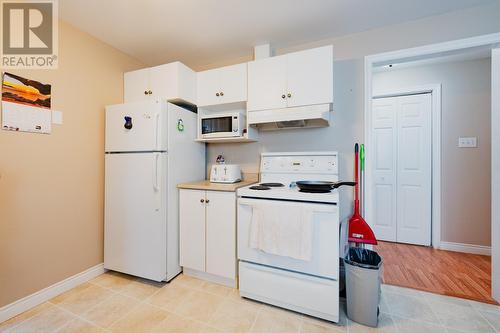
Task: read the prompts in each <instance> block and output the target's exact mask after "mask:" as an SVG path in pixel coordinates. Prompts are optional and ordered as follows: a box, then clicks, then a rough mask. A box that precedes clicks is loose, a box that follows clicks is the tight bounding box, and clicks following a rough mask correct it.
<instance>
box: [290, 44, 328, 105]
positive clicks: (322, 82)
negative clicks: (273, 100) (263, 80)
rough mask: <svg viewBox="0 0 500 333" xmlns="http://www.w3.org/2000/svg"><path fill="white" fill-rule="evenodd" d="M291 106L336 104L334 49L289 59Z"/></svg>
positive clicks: (298, 53)
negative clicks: (334, 102)
mask: <svg viewBox="0 0 500 333" xmlns="http://www.w3.org/2000/svg"><path fill="white" fill-rule="evenodd" d="M286 94H287V106H288V107H297V106H304V105H314V104H325V103H333V48H332V46H325V47H320V48H316V49H311V50H306V51H301V52H296V53H290V54H288V55H287V91H286Z"/></svg>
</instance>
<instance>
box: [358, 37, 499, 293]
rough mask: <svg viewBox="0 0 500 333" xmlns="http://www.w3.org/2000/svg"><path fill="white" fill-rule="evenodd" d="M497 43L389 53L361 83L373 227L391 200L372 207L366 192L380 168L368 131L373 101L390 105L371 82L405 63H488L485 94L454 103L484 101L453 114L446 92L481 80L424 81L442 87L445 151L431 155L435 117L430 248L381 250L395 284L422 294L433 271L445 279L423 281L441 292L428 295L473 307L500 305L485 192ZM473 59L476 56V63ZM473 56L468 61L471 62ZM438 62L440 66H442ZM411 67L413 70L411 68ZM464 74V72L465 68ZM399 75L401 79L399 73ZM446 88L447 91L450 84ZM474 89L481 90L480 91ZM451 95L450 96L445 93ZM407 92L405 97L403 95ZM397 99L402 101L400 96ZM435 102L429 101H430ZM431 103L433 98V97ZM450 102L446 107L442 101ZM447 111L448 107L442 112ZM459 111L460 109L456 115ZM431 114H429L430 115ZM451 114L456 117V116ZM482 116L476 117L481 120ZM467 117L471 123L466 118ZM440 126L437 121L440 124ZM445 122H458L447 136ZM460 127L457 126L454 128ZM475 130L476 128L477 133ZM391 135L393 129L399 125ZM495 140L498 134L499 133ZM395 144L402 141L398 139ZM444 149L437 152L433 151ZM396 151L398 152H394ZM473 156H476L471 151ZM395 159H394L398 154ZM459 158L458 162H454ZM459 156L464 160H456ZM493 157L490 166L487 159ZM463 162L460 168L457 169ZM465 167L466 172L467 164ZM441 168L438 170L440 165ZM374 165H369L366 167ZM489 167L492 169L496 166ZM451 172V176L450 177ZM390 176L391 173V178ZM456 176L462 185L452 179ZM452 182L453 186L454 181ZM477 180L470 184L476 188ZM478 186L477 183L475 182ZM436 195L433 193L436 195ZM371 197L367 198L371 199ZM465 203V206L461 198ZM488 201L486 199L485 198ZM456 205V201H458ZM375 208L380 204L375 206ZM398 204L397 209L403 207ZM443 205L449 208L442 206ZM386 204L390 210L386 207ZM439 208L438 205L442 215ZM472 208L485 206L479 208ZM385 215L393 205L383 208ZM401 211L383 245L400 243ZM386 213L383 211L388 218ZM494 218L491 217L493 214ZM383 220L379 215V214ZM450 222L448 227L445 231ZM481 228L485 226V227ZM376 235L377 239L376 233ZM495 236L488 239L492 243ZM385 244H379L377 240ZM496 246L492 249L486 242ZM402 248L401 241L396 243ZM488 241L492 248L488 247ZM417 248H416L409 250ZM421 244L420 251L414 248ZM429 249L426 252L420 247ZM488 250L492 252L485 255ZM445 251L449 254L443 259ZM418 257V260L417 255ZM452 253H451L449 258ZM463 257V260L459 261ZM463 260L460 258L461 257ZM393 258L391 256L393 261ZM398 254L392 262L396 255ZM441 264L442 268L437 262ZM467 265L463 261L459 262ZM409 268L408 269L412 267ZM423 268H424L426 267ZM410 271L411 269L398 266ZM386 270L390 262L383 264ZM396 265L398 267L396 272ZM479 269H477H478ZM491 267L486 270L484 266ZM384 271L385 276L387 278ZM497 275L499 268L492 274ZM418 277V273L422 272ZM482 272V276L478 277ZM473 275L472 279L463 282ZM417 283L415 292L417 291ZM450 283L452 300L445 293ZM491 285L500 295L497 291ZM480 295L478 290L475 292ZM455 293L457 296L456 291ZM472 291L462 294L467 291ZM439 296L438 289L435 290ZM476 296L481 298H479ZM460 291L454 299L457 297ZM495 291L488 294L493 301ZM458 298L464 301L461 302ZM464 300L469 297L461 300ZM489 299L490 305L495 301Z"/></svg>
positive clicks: (369, 64)
mask: <svg viewBox="0 0 500 333" xmlns="http://www.w3.org/2000/svg"><path fill="white" fill-rule="evenodd" d="M499 41H500V34H496V35H489V36H481V37H477V38H470V39H466V40H459V41H454V42H448V43H443V44H436V45H429V46H426V47H422V48H415V49H408V50H401V51H396V52H389V53H386V54H380V55H374V56H369V57H367V58H366V60H365V78H366V82H365V83H366V85H365V87H366V99H365V106H366V108H365V144H366V147H367V153H366V154H367V155H366V159H367V174H366V183H367V191H366V197H365V200H366V219H367V221H368V223H371V222H373V221H374V220H375V219H376V217H375V216H374V214H376V213H377V208H376V207H375V206H376V205H377V206H378V205H379V204H380V203H383V204H386V205H387V202H388V200H385V199H383V198H382V199H380V198H379V199H377V198H376V197H375V193H376V191H375V187H374V186H372V187H371V189H370V188H369V185H370V182H372V183H376V182H377V179H376V178H377V177H378V175H377V171H378V170H370V167H373V164H376V163H377V160H376V155H377V150H376V149H375V148H377V149H378V147H375V141H376V139H375V138H374V137H373V136H371V131H372V130H373V129H374V128H375V126H374V120H375V119H374V117H375V109H376V108H377V107H378V106H377V105H376V104H377V98H375V99H374V97H379V98H378V99H381V98H387V97H393V96H379V94H380V91H377V90H376V89H375V84H374V81H373V78H374V77H375V76H376V75H377V73H376V70H377V68H379V69H380V68H384V69H386V68H392V69H393V68H394V67H399V68H401V69H403V68H405V67H407V66H408V64H409V63H412V62H413V63H417V62H418V63H420V65H424V64H431V63H435V62H436V61H437V62H440V61H441V60H436V59H438V58H448V60H453V61H468V60H475V59H477V57H476V56H477V55H478V54H481V53H483V54H487V58H488V60H483V61H484V62H486V61H487V62H488V66H490V67H489V68H488V69H487V74H485V73H486V71H484V72H483V74H484V75H483V76H482V81H481V82H483V83H484V82H487V83H488V87H487V89H486V88H485V87H486V85H484V86H483V85H481V84H482V83H481V84H479V85H478V84H472V85H471V86H469V87H468V88H465V89H457V94H456V95H455V96H459V95H462V94H463V95H467V94H469V95H470V92H474V93H475V94H476V96H479V95H481V94H483V92H484V91H487V92H488V95H487V96H486V94H483V95H484V96H483V97H484V98H483V101H484V102H483V101H481V102H479V103H478V102H477V101H473V102H471V103H470V104H469V103H468V102H467V101H465V102H464V101H463V100H460V99H459V98H458V99H457V100H460V103H461V104H458V103H455V104H453V105H452V106H451V107H450V105H451V104H450V102H449V100H450V96H451V94H450V91H449V87H450V84H452V85H453V84H454V83H455V82H469V83H472V82H475V81H474V80H475V78H477V77H480V76H481V75H477V76H474V75H472V76H469V75H468V74H463V73H462V75H463V78H462V79H456V78H454V77H453V78H449V80H448V82H442V81H441V80H439V79H438V80H434V79H430V80H427V81H426V82H425V83H424V84H427V83H428V82H440V83H443V84H442V87H443V93H442V95H443V102H442V103H443V105H442V106H443V112H444V113H445V114H444V115H443V120H442V123H443V128H444V130H443V131H444V132H443V136H442V137H441V140H442V149H443V155H439V154H438V155H435V154H434V148H435V144H434V140H435V136H434V135H435V130H436V127H437V126H436V125H435V124H434V115H433V116H432V117H433V118H432V123H431V131H432V137H431V138H432V144H431V145H432V155H431V170H432V171H431V175H432V176H431V184H432V185H431V188H432V191H430V192H431V211H432V213H431V223H432V227H431V242H430V243H431V245H432V247H433V248H431V247H422V246H413V245H407V244H399V243H390V242H388V243H385V242H384V243H383V244H381V246H380V249H381V250H380V251H381V253H382V252H384V251H385V252H386V253H389V256H390V257H392V258H393V259H394V263H395V266H394V267H395V268H394V271H392V272H390V273H393V276H394V275H397V274H395V272H397V270H399V273H400V277H401V276H403V277H404V278H406V279H408V278H409V276H412V273H415V274H413V276H414V277H416V278H415V280H414V282H415V281H417V283H416V284H415V283H414V284H413V285H403V286H406V287H410V288H415V289H422V290H427V289H426V288H423V286H424V285H425V281H423V280H425V277H424V276H425V275H428V274H432V272H426V269H427V268H433V269H435V270H434V271H435V272H438V273H443V274H444V276H445V278H444V279H445V280H442V281H439V279H438V278H437V276H436V277H434V278H433V279H431V280H430V281H427V282H429V283H427V287H429V286H430V287H429V288H431V289H432V287H433V286H435V285H438V284H439V285H440V286H441V287H442V288H441V290H428V291H432V292H436V293H448V294H452V295H456V296H458V297H466V298H472V299H477V300H480V301H493V298H497V300H498V299H499V298H500V295H499V294H498V292H496V294H495V290H498V289H496V288H498V287H500V280H498V279H497V280H498V281H497V280H495V276H497V275H495V273H493V274H491V270H493V272H495V263H497V261H498V257H497V259H495V254H497V255H498V250H495V248H498V246H499V245H500V244H499V243H498V242H496V243H495V239H496V238H495V237H494V235H492V234H491V229H493V230H494V229H495V225H496V223H497V222H499V221H496V220H495V216H492V215H491V214H492V213H491V211H492V209H491V208H494V207H495V203H494V202H495V198H494V197H492V196H491V191H490V189H492V188H493V189H494V186H495V183H494V178H492V177H491V171H492V163H493V161H494V156H495V154H496V152H495V151H494V150H492V149H491V141H492V140H491V137H490V135H491V136H492V137H493V134H494V133H492V132H491V117H493V114H495V112H497V111H499V110H498V108H495V107H494V106H493V107H492V106H491V99H490V98H491V97H493V99H494V100H495V93H494V91H492V89H491V81H490V76H491V75H492V72H491V71H492V68H491V49H492V48H494V46H495V45H496V43H498V42H499ZM474 53H475V55H474ZM471 55H472V58H470V57H471ZM441 62H442V61H441ZM410 66H411V65H410ZM460 66H461V67H463V68H466V67H467V66H462V65H460ZM402 72H404V71H402ZM450 82H451V83H450ZM419 84H422V83H415V81H414V80H412V79H411V78H410V79H403V80H400V81H399V82H398V85H397V86H396V89H394V87H393V89H392V90H401V87H408V86H414V85H419ZM478 88H484V89H483V90H480V89H478ZM446 89H448V91H446ZM403 90H404V89H403ZM385 91H386V92H387V91H388V92H389V93H390V92H391V89H385ZM400 96H401V95H400ZM431 96H433V94H431ZM432 98H434V96H433V97H432ZM445 98H446V99H448V100H447V101H445V100H444V99H445ZM446 103H448V105H445V104H446ZM460 108H463V109H462V110H460ZM450 110H452V112H454V114H453V116H454V117H453V118H450V114H451V113H450ZM481 110H483V111H488V112H489V114H488V117H489V118H488V119H487V121H486V122H484V121H483V124H486V125H484V126H483V127H481V126H479V127H478V126H477V121H476V116H477V117H478V118H479V119H482V120H484V118H481V117H484V113H482V114H483V115H481V112H480V111H481ZM432 111H434V109H432ZM446 112H447V113H446ZM455 112H456V113H455ZM478 112H479V113H478ZM471 115H472V117H471ZM438 120H439V121H440V120H441V119H438ZM450 121H453V122H455V123H454V124H451V125H453V126H455V127H456V128H458V129H456V128H455V129H452V130H450V129H449V128H447V127H446V126H448V125H450ZM457 124H458V126H457ZM475 126H476V127H475ZM393 128H396V129H397V128H398V125H397V123H396V125H395V126H393ZM497 134H498V133H497ZM397 138H398V137H397V136H396V142H398V141H400V140H398V139H397ZM438 146H439V147H440V148H441V145H438ZM396 148H397V147H396ZM470 148H473V149H470ZM481 150H482V151H487V152H488V153H489V154H490V155H489V156H488V157H487V158H484V156H482V157H480V156H478V152H480V151H481ZM396 152H398V151H397V150H396ZM457 156H458V157H457ZM460 156H461V157H460ZM492 156H493V158H492ZM464 161H465V163H464V164H462V163H463V162H464ZM478 161H481V162H482V163H481V164H475V163H476V162H478ZM469 162H470V163H471V164H469ZM439 163H442V165H439ZM369 164H372V165H369ZM436 164H438V166H439V167H438V168H437V170H439V173H438V177H441V176H443V177H441V178H442V179H441V181H436V178H435V170H436V168H435V167H436ZM493 164H494V163H493ZM461 165H468V166H467V167H466V168H463V169H464V170H465V169H467V171H463V170H462V171H461V172H456V170H455V171H454V170H453V168H450V167H453V166H461ZM450 169H451V170H450ZM394 170H395V171H394V172H393V173H392V174H396V178H397V172H398V168H397V162H396V167H394ZM389 171H392V170H389ZM458 174H460V176H459V177H456V176H457V175H458ZM454 177H455V178H454ZM474 179H475V180H474ZM478 179H479V182H477V180H478ZM469 180H474V182H476V184H475V185H473V186H470V185H468V184H467V182H468V181H469ZM389 187H390V186H389ZM397 187H398V183H397V182H395V185H394V188H395V189H396V193H395V194H393V196H394V197H396V200H397V198H398V193H397V189H398V188H397ZM436 187H437V191H436ZM440 187H442V189H443V192H441V189H440ZM370 190H371V191H370ZM464 194H466V195H467V198H465V195H464ZM485 194H487V195H488V197H486V195H485ZM457 198H459V199H460V200H462V201H460V200H457ZM377 200H378V202H377ZM401 200H402V199H400V200H399V201H401ZM446 200H448V201H446ZM454 200H455V206H453V207H452V208H450V205H449V204H450V202H451V201H454ZM389 203H390V204H391V202H390V201H389ZM436 203H441V204H443V207H442V209H440V208H441V207H440V206H439V205H436ZM475 205H479V206H480V205H483V206H481V207H479V206H477V207H476V206H475ZM388 206H389V207H390V205H388ZM397 206H398V207H396V209H395V210H394V209H393V215H394V216H395V219H394V220H395V221H396V222H395V224H394V225H393V229H390V230H391V232H392V234H391V235H390V236H391V237H393V238H392V239H391V238H387V240H391V241H393V242H394V239H395V241H396V242H397V241H398V229H397V227H398V224H397V222H398V221H397V217H398V215H397V210H398V208H399V206H400V205H399V204H397ZM478 207H479V208H478ZM388 209H389V208H387V210H388ZM493 212H494V209H493ZM379 214H380V213H379ZM450 221H452V223H450ZM443 222H444V223H445V224H443V225H442V226H441V227H438V225H439V224H440V223H443ZM483 222H484V223H483ZM372 227H373V228H374V229H375V232H376V236H377V237H379V236H378V235H377V226H376V225H372ZM393 230H396V235H395V238H394V231H393ZM378 233H380V232H378ZM492 236H493V237H492ZM379 238H381V239H383V237H379ZM492 238H493V240H492V241H491V239H492ZM399 241H400V242H403V241H404V240H402V239H400V240H399ZM490 241H491V242H490ZM415 243H417V242H414V244H415ZM417 244H422V243H417ZM424 245H428V244H424ZM490 246H491V247H490ZM443 250H449V251H443ZM422 251H423V252H422ZM450 251H453V252H450ZM460 252H462V253H460ZM464 252H465V253H468V254H463V253H464ZM390 253H393V255H392V256H391V255H390ZM394 253H397V255H394ZM490 253H491V254H492V255H493V258H492V257H490V256H489V255H490ZM452 257H453V258H457V260H459V261H460V264H457V265H448V266H447V267H446V263H450V262H451V261H452V260H451V259H450V258H452ZM439 258H441V260H440V259H439ZM462 259H463V260H465V259H467V260H465V261H463V260H462ZM412 260H413V264H412V263H411V262H412ZM389 261H391V260H389ZM426 261H427V262H426ZM401 263H403V264H409V265H406V266H405V265H400V264H401ZM386 264H387V261H386ZM398 265H399V266H398ZM478 265H479V266H480V267H479V266H478ZM489 265H491V266H489ZM387 268H388V267H387V265H386V269H385V272H384V275H385V273H386V272H387ZM497 269H498V268H497ZM419 270H420V271H419ZM477 272H480V274H479V275H480V276H479V275H477V274H475V273H477ZM468 273H472V274H468ZM446 276H448V277H450V276H453V277H454V278H455V277H456V278H458V280H457V281H449V280H446ZM432 280H434V281H439V282H440V283H432ZM419 283H420V284H419ZM453 283H455V293H453V291H452V290H451V289H453V288H451V289H450V288H449V287H450V286H452V285H453ZM495 285H497V287H496V288H495ZM479 286H480V287H481V288H482V289H481V288H480V287H479ZM457 287H458V288H457ZM467 288H468V289H469V291H468V292H466V289H467ZM436 289H439V288H436ZM479 289H481V290H479ZM457 290H458V292H457ZM492 290H493V294H492ZM460 292H462V294H460ZM466 294H468V296H467V295H466ZM492 296H493V298H492Z"/></svg>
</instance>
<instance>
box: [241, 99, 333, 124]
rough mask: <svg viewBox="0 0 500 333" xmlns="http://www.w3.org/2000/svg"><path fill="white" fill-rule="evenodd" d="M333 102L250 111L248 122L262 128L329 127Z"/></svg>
mask: <svg viewBox="0 0 500 333" xmlns="http://www.w3.org/2000/svg"><path fill="white" fill-rule="evenodd" d="M331 111H332V104H330V103H328V104H317V105H308V106H300V107H292V108H284V109H273V110H259V111H248V113H247V122H248V124H249V125H251V126H254V127H258V128H259V129H260V130H276V129H288V128H304V127H327V126H329V124H330V114H331Z"/></svg>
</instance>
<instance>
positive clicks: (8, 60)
mask: <svg viewBox="0 0 500 333" xmlns="http://www.w3.org/2000/svg"><path fill="white" fill-rule="evenodd" d="M1 17H2V33H1V37H2V42H1V45H2V53H1V55H2V63H1V66H0V67H3V68H18V69H19V68H20V69H27V68H45V69H50V68H57V40H58V39H57V38H58V36H57V32H58V31H57V27H58V17H57V2H56V0H39V1H36V0H33V1H26V0H1Z"/></svg>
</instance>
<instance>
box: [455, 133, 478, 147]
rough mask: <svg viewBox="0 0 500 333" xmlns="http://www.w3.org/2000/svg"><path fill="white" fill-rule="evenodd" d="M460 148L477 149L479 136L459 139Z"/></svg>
mask: <svg viewBox="0 0 500 333" xmlns="http://www.w3.org/2000/svg"><path fill="white" fill-rule="evenodd" d="M458 148H477V136H470V137H460V138H458Z"/></svg>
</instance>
